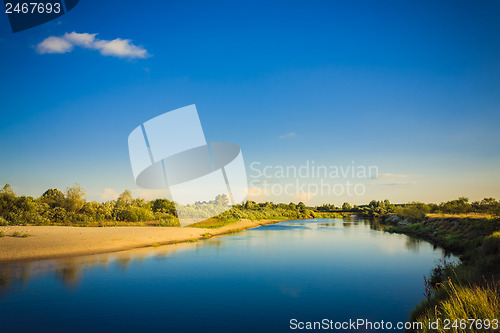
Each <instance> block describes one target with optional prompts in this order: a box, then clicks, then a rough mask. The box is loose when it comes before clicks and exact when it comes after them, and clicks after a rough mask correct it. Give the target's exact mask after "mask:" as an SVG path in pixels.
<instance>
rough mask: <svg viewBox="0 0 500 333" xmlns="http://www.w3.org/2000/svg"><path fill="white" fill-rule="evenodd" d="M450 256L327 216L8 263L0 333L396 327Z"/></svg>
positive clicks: (1, 277) (1, 278)
mask: <svg viewBox="0 0 500 333" xmlns="http://www.w3.org/2000/svg"><path fill="white" fill-rule="evenodd" d="M443 257H444V253H443V252H442V251H441V250H440V249H436V248H434V247H433V246H432V245H430V244H428V243H426V242H422V241H417V240H414V239H411V238H409V237H407V236H404V235H395V234H387V233H384V232H381V231H378V230H376V229H375V228H374V227H373V226H372V225H371V224H370V223H369V222H368V221H364V220H351V221H343V220H333V219H328V220H325V219H321V220H303V221H292V222H289V221H288V222H282V223H279V224H275V225H268V226H262V227H259V228H255V229H252V230H247V231H244V232H241V233H237V234H231V235H225V236H220V237H217V238H212V239H209V240H204V241H201V242H197V243H193V244H185V245H181V246H173V247H172V246H170V247H159V248H153V249H147V250H141V251H130V252H124V253H115V254H107V255H96V256H85V257H78V258H69V259H61V260H45V261H35V262H28V263H17V264H8V265H1V266H0V329H1V331H2V332H145V331H147V332H290V331H292V330H291V329H290V320H291V319H297V320H298V321H320V320H322V319H330V320H333V321H348V320H349V319H357V318H363V319H367V320H370V321H381V320H384V321H386V322H387V321H391V322H393V323H396V322H398V321H406V320H407V319H408V315H409V313H410V311H411V310H412V309H413V308H414V306H415V304H417V303H419V302H420V301H421V299H422V297H423V292H424V280H423V274H428V273H429V272H430V270H431V268H432V267H434V266H435V265H436V263H437V262H438V261H439V260H440V259H442V258H443ZM453 259H454V258H452V260H453ZM295 331H297V330H295ZM368 331H369V330H358V332H368ZM394 331H396V330H393V331H392V332H394ZM343 332H347V331H343ZM374 332H375V330H374ZM379 332H380V331H379Z"/></svg>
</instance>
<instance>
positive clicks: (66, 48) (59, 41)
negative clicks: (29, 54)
mask: <svg viewBox="0 0 500 333" xmlns="http://www.w3.org/2000/svg"><path fill="white" fill-rule="evenodd" d="M72 50H73V45H72V44H71V43H70V42H68V41H67V40H66V39H64V38H61V37H53V36H51V37H47V38H45V39H44V40H43V41H42V42H40V43H38V45H37V46H36V51H37V52H38V53H40V54H44V53H66V52H71V51H72Z"/></svg>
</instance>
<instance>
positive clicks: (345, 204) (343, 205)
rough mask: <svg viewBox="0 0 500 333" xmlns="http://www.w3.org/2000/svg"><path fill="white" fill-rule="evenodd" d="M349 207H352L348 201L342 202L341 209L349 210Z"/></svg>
mask: <svg viewBox="0 0 500 333" xmlns="http://www.w3.org/2000/svg"><path fill="white" fill-rule="evenodd" d="M351 209H352V208H351V205H349V203H348V202H344V203H343V204H342V210H351Z"/></svg>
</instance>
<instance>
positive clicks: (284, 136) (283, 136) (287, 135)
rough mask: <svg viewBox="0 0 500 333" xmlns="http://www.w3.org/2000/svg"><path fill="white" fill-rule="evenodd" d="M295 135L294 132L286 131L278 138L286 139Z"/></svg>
mask: <svg viewBox="0 0 500 333" xmlns="http://www.w3.org/2000/svg"><path fill="white" fill-rule="evenodd" d="M293 136H295V133H294V132H290V133H287V134H285V135H280V139H287V138H291V137H293Z"/></svg>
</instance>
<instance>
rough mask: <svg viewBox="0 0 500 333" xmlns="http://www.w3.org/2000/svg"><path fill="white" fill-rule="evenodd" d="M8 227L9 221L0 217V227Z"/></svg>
mask: <svg viewBox="0 0 500 333" xmlns="http://www.w3.org/2000/svg"><path fill="white" fill-rule="evenodd" d="M6 225H9V221H7V220H6V219H4V218H3V217H1V216H0V226H6Z"/></svg>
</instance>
